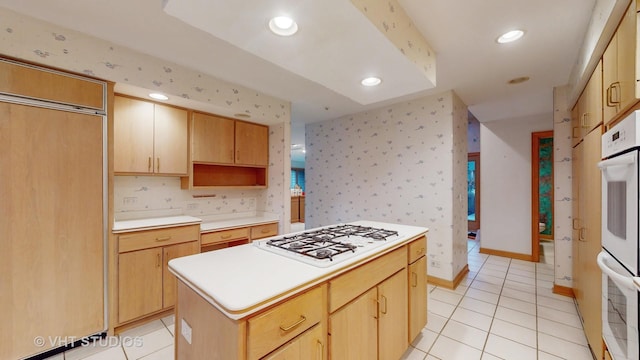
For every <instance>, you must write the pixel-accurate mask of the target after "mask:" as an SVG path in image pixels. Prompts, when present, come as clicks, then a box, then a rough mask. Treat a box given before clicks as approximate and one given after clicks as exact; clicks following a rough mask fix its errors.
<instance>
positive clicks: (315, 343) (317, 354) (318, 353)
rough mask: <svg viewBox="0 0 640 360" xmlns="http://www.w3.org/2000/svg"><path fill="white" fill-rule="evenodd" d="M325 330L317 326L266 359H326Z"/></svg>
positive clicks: (319, 325)
mask: <svg viewBox="0 0 640 360" xmlns="http://www.w3.org/2000/svg"><path fill="white" fill-rule="evenodd" d="M325 339H326V335H325V329H324V326H322V324H317V325H316V326H314V327H313V328H311V329H309V330H307V331H306V332H305V333H304V334H302V335H300V336H298V337H297V338H295V339H294V340H292V341H290V342H289V343H287V344H286V345H283V346H282V347H281V348H280V349H278V350H276V351H274V352H273V353H271V354H269V355H267V356H266V357H264V359H266V360H295V359H308V360H322V359H325V358H326V357H325V343H326V340H325Z"/></svg>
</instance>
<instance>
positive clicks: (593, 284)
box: [572, 126, 602, 354]
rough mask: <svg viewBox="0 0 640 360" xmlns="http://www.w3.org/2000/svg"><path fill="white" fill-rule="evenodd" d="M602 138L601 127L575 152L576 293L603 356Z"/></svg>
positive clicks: (596, 348) (590, 337)
mask: <svg viewBox="0 0 640 360" xmlns="http://www.w3.org/2000/svg"><path fill="white" fill-rule="evenodd" d="M601 137H602V127H601V126H600V127H597V128H596V129H594V130H593V131H591V132H590V133H589V134H587V135H586V136H585V137H584V140H583V141H582V142H581V143H580V144H578V145H577V146H576V147H575V148H574V149H573V161H574V164H573V166H574V168H573V171H574V176H573V187H574V189H575V190H574V201H573V203H574V213H573V229H574V230H573V234H574V235H573V236H574V238H573V244H572V245H573V275H574V281H573V291H574V295H575V297H576V302H577V303H578V309H579V313H580V316H581V317H582V320H583V324H584V330H585V334H586V335H587V340H588V341H589V345H590V346H591V349H592V350H593V353H594V354H602V316H601V306H602V287H601V286H602V277H601V272H600V269H599V268H598V265H597V263H596V257H597V255H598V253H599V252H600V250H601V205H602V199H601V186H602V183H601V174H600V170H599V169H598V162H600V159H601V157H602V156H601V147H602V143H601ZM576 175H577V176H576ZM576 197H577V198H576Z"/></svg>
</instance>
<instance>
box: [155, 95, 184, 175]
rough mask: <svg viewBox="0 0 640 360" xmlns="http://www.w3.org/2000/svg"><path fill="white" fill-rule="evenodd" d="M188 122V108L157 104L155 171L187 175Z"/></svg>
mask: <svg viewBox="0 0 640 360" xmlns="http://www.w3.org/2000/svg"><path fill="white" fill-rule="evenodd" d="M188 123H189V117H188V114H187V111H186V110H183V109H178V108H174V107H171V106H164V105H158V104H155V110H154V132H153V134H154V151H153V154H154V159H153V167H154V168H153V172H154V173H159V174H172V175H187V155H188V149H187V139H188V135H187V129H188Z"/></svg>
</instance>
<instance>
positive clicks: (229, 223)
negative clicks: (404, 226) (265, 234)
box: [200, 213, 280, 232]
mask: <svg viewBox="0 0 640 360" xmlns="http://www.w3.org/2000/svg"><path fill="white" fill-rule="evenodd" d="M278 221H280V219H279V218H278V215H276V214H271V213H259V214H255V215H251V216H242V217H237V218H226V219H224V218H222V219H216V218H208V217H203V218H202V224H200V232H209V231H216V230H225V229H233V228H238V227H245V226H253V225H262V224H268V223H273V222H278Z"/></svg>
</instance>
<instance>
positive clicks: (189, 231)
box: [118, 225, 200, 253]
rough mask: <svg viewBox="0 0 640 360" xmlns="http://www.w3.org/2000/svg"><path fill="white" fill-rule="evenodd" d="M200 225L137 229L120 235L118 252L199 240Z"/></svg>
mask: <svg viewBox="0 0 640 360" xmlns="http://www.w3.org/2000/svg"><path fill="white" fill-rule="evenodd" d="M199 235H200V225H190V226H180V227H173V228H166V229H156V230H145V231H136V232H132V233H126V234H121V235H119V236H118V252H120V253H124V252H128V251H133V250H140V249H147V248H152V247H157V246H166V245H171V244H178V243H182V242H186V241H194V240H198V236H199Z"/></svg>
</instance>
